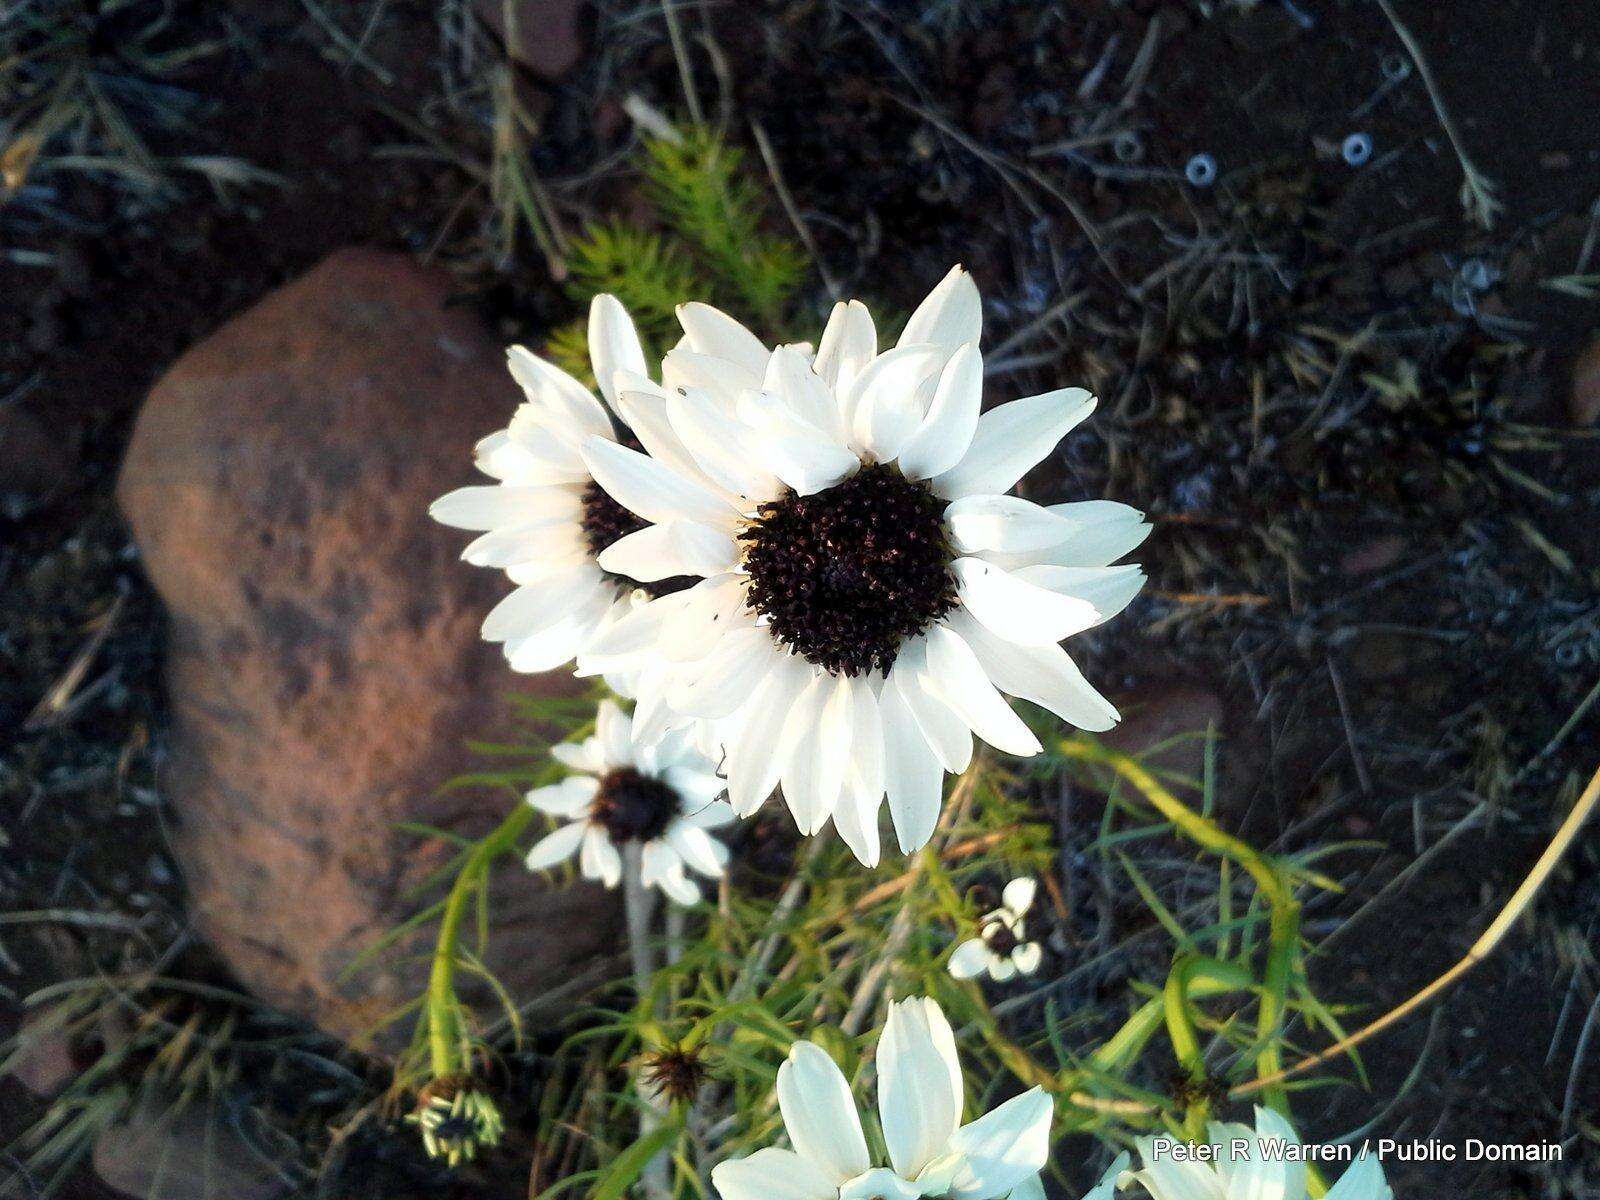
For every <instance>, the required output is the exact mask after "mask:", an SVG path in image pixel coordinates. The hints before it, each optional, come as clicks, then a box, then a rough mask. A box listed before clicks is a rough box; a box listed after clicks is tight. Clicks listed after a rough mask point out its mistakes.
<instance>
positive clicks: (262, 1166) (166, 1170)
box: [93, 1098, 293, 1200]
mask: <svg viewBox="0 0 1600 1200" xmlns="http://www.w3.org/2000/svg"><path fill="white" fill-rule="evenodd" d="M238 1118H239V1114H236V1113H229V1112H226V1111H222V1110H221V1109H219V1108H214V1107H213V1105H212V1104H211V1102H208V1101H205V1100H191V1101H190V1102H188V1103H186V1104H180V1103H178V1102H177V1101H176V1099H175V1098H166V1099H164V1101H163V1103H161V1104H157V1103H153V1102H149V1101H146V1102H144V1103H141V1104H139V1105H137V1106H136V1107H135V1108H134V1110H133V1111H132V1112H131V1113H129V1114H128V1116H127V1117H125V1118H124V1119H123V1120H121V1121H117V1122H115V1123H114V1124H112V1125H109V1126H107V1127H106V1129H105V1130H104V1131H103V1132H102V1133H101V1134H100V1135H99V1136H98V1137H97V1138H96V1139H95V1142H94V1153H93V1163H94V1172H95V1174H96V1175H98V1176H99V1177H100V1180H101V1182H103V1183H105V1184H106V1185H107V1186H108V1187H111V1188H114V1189H115V1190H117V1191H119V1192H123V1193H125V1194H127V1195H129V1196H160V1197H161V1200H221V1198H222V1197H226V1198H227V1200H275V1198H276V1197H280V1196H287V1195H288V1194H289V1192H290V1191H291V1190H292V1184H293V1179H292V1177H291V1176H290V1175H288V1174H287V1173H286V1172H283V1171H281V1170H280V1169H279V1168H278V1167H277V1166H275V1165H274V1163H273V1156H272V1148H271V1147H270V1146H268V1145H266V1144H260V1145H258V1144H256V1143H254V1142H252V1141H251V1140H249V1139H248V1138H246V1136H245V1135H244V1133H243V1132H242V1131H241V1129H240V1127H239V1124H238V1123H237V1122H238Z"/></svg>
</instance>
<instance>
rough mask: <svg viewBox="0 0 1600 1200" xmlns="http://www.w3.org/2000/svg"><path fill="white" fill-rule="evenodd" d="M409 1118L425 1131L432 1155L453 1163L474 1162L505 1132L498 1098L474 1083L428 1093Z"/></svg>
mask: <svg viewBox="0 0 1600 1200" xmlns="http://www.w3.org/2000/svg"><path fill="white" fill-rule="evenodd" d="M406 1120H407V1121H409V1122H410V1123H411V1124H413V1125H416V1126H417V1127H418V1128H419V1129H420V1130H421V1131H422V1144H423V1146H424V1147H425V1148H426V1150H427V1152H428V1157H430V1158H442V1159H444V1160H445V1161H446V1162H448V1163H449V1164H450V1165H451V1166H452V1167H455V1166H459V1165H460V1164H461V1163H463V1162H470V1161H471V1160H472V1159H473V1158H474V1157H476V1156H477V1153H478V1151H479V1150H480V1149H482V1148H483V1147H485V1146H494V1145H497V1144H498V1143H499V1141H500V1136H501V1134H503V1133H504V1132H505V1120H504V1118H502V1117H501V1115H500V1110H499V1109H498V1108H496V1107H495V1103H494V1101H493V1100H491V1099H489V1097H488V1095H487V1094H486V1093H484V1092H481V1091H479V1090H478V1089H477V1088H476V1087H474V1086H473V1085H472V1084H471V1083H460V1084H456V1085H453V1086H451V1087H446V1088H440V1089H438V1090H436V1091H434V1092H433V1094H431V1095H426V1094H425V1095H424V1096H423V1098H422V1101H421V1103H420V1104H419V1105H418V1107H417V1111H416V1112H414V1113H412V1114H411V1115H410V1116H408V1117H407V1118H406Z"/></svg>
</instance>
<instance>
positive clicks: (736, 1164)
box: [711, 1146, 839, 1200]
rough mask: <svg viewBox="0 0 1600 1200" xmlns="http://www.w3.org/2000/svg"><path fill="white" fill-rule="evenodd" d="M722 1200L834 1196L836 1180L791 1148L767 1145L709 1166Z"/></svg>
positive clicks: (794, 1199)
mask: <svg viewBox="0 0 1600 1200" xmlns="http://www.w3.org/2000/svg"><path fill="white" fill-rule="evenodd" d="M711 1186H712V1187H714V1188H716V1189H717V1195H718V1196H720V1197H721V1200H833V1197H834V1194H835V1193H836V1192H837V1191H838V1187H839V1184H838V1181H837V1180H834V1179H831V1178H829V1176H828V1175H827V1174H826V1173H825V1172H823V1171H821V1170H819V1169H818V1168H817V1166H816V1165H815V1164H814V1163H812V1162H810V1161H809V1160H808V1159H804V1158H802V1157H800V1155H798V1154H796V1153H795V1152H794V1151H793V1150H779V1149H777V1148H776V1147H771V1146H769V1147H767V1148H766V1149H765V1150H757V1151H756V1152H755V1153H754V1154H752V1155H750V1157H748V1158H736V1159H733V1160H732V1161H731V1162H722V1163H718V1164H717V1165H716V1166H714V1167H712V1168H711Z"/></svg>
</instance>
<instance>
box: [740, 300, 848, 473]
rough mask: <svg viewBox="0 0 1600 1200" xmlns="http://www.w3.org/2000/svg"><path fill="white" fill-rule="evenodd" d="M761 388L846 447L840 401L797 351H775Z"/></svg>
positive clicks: (806, 421) (782, 349)
mask: <svg viewBox="0 0 1600 1200" xmlns="http://www.w3.org/2000/svg"><path fill="white" fill-rule="evenodd" d="M869 323H870V318H869ZM869 357H870V356H869ZM863 365H865V360H863ZM761 387H762V390H763V391H765V392H768V393H770V394H771V395H774V396H776V397H777V398H778V400H779V401H781V402H782V403H783V404H784V405H785V406H787V407H788V409H789V411H790V412H792V413H794V415H795V416H797V417H799V418H800V419H801V420H802V421H804V422H805V423H806V424H808V425H812V426H815V427H816V428H817V429H819V430H821V431H822V432H823V433H825V434H827V435H828V436H829V437H830V438H832V439H833V440H835V441H837V442H839V443H841V444H843V442H844V425H843V421H842V418H841V415H840V412H839V402H838V400H836V399H835V398H834V393H833V392H832V391H830V390H829V387H828V384H827V382H826V381H824V380H823V379H822V378H821V377H820V376H819V375H818V374H817V372H816V371H814V370H813V369H812V367H811V364H810V363H808V362H806V360H805V359H804V358H803V357H802V356H801V355H800V354H798V353H797V352H796V351H794V350H791V349H789V348H788V347H787V346H780V347H779V348H778V349H776V350H774V351H773V352H772V357H771V359H769V360H768V362H767V373H766V375H765V377H764V378H763V379H762V383H761Z"/></svg>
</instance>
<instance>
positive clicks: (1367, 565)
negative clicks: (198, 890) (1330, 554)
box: [1339, 534, 1406, 575]
mask: <svg viewBox="0 0 1600 1200" xmlns="http://www.w3.org/2000/svg"><path fill="white" fill-rule="evenodd" d="M1405 550H1406V541H1405V539H1404V538H1402V537H1400V536H1399V535H1397V534H1385V535H1382V536H1379V537H1375V538H1372V539H1371V540H1370V541H1365V542H1362V543H1360V544H1359V545H1357V546H1356V547H1355V549H1353V550H1349V551H1346V552H1345V554H1344V555H1343V556H1342V557H1341V558H1340V559H1339V569H1340V570H1341V571H1343V572H1344V573H1345V574H1346V575H1375V574H1377V573H1378V572H1379V571H1386V570H1388V569H1389V568H1390V567H1392V566H1394V564H1395V563H1397V562H1399V561H1400V556H1401V555H1402V554H1404V553H1405Z"/></svg>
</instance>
